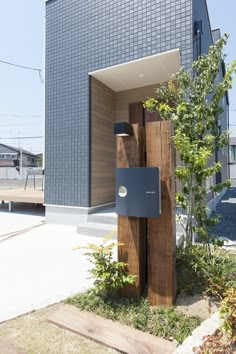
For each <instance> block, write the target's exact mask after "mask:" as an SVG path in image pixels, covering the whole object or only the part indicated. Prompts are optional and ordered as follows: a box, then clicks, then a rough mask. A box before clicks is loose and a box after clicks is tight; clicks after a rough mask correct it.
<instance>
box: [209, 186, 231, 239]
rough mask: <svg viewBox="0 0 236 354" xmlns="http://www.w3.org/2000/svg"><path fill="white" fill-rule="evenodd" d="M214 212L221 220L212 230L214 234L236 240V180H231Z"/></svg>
mask: <svg viewBox="0 0 236 354" xmlns="http://www.w3.org/2000/svg"><path fill="white" fill-rule="evenodd" d="M216 213H218V214H220V215H221V218H222V219H221V222H220V223H219V224H218V225H216V226H215V227H214V228H213V229H212V231H213V233H214V234H215V235H216V236H219V237H227V238H229V239H230V240H232V241H236V180H234V181H232V183H231V188H230V189H228V191H227V192H226V194H225V195H224V197H223V198H222V200H221V201H220V202H219V204H218V205H217V208H216Z"/></svg>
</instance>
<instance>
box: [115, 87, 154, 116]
mask: <svg viewBox="0 0 236 354" xmlns="http://www.w3.org/2000/svg"><path fill="white" fill-rule="evenodd" d="M157 87H158V85H157V84H156V85H150V86H145V87H140V88H136V89H132V90H126V91H122V92H117V93H116V121H117V122H119V121H123V122H125V121H127V122H128V120H129V104H130V103H136V102H140V101H144V100H146V99H147V98H148V97H155V96H156V89H157Z"/></svg>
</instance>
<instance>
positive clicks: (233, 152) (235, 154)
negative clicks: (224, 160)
mask: <svg viewBox="0 0 236 354" xmlns="http://www.w3.org/2000/svg"><path fill="white" fill-rule="evenodd" d="M229 151H230V162H233V161H236V145H231V146H230V149H229Z"/></svg>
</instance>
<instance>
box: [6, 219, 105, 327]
mask: <svg viewBox="0 0 236 354" xmlns="http://www.w3.org/2000/svg"><path fill="white" fill-rule="evenodd" d="M0 214H1V213H0ZM3 216H4V214H1V215H0V219H1V220H2V217H3ZM11 220H12V223H14V214H13V213H11ZM88 243H95V244H98V243H101V238H99V237H90V236H83V235H78V234H77V230H76V228H75V227H70V226H61V225H47V224H46V225H45V224H44V225H41V226H38V227H36V228H35V227H34V228H32V229H31V230H29V231H27V232H22V233H18V234H16V235H12V237H7V238H5V239H3V238H2V239H1V242H0V279H1V291H0V322H2V321H6V320H9V319H11V318H14V317H17V316H19V315H22V314H24V313H27V312H30V311H32V310H36V309H40V308H43V307H46V306H48V305H51V304H54V303H57V302H60V301H62V300H64V299H66V298H67V297H69V296H71V295H74V294H76V293H78V292H80V291H84V290H86V289H87V288H89V287H91V285H92V280H91V279H88V277H89V273H88V269H89V268H90V267H91V266H90V263H89V261H88V260H87V257H86V256H84V255H83V253H84V250H76V251H74V250H73V248H74V247H75V246H78V245H82V246H84V245H87V244H88Z"/></svg>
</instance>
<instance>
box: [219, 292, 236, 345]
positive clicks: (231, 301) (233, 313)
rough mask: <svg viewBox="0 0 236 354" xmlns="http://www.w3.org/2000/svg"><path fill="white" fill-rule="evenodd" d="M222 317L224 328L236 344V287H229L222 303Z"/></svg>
mask: <svg viewBox="0 0 236 354" xmlns="http://www.w3.org/2000/svg"><path fill="white" fill-rule="evenodd" d="M220 317H221V318H222V320H223V325H222V330H223V332H225V333H226V334H227V335H228V336H229V337H230V338H231V339H232V340H233V341H234V342H235V344H236V288H229V289H228V290H227V291H226V292H225V294H224V299H223V300H222V301H221V303H220Z"/></svg>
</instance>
